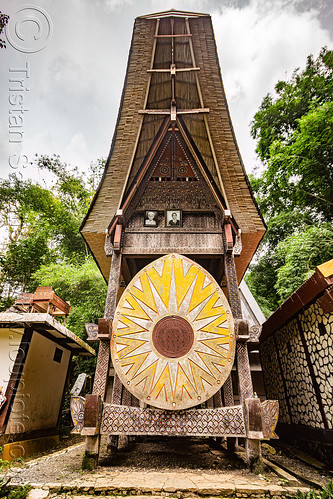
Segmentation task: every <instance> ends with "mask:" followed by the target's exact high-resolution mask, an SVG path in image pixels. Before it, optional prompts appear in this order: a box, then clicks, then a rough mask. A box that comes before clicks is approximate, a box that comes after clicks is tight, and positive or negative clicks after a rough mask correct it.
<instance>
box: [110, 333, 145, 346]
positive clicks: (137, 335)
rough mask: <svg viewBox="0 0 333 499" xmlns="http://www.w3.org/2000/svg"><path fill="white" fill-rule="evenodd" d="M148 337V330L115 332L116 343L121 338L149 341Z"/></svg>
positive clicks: (119, 341)
mask: <svg viewBox="0 0 333 499" xmlns="http://www.w3.org/2000/svg"><path fill="white" fill-rule="evenodd" d="M149 337H150V333H149V331H140V332H135V333H125V334H117V338H116V343H121V340H122V338H126V339H128V340H143V341H149Z"/></svg>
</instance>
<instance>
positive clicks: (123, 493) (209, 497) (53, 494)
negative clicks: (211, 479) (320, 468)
mask: <svg viewBox="0 0 333 499" xmlns="http://www.w3.org/2000/svg"><path fill="white" fill-rule="evenodd" d="M143 489H145V490H143ZM299 491H300V492H303V493H304V494H306V493H308V492H309V488H307V487H282V486H278V485H269V484H268V485H267V486H261V487H260V486H256V485H250V484H247V485H238V486H235V485H234V484H231V483H225V484H218V485H216V486H215V484H212V483H211V484H209V485H207V484H206V485H204V484H202V486H199V487H197V488H195V487H193V486H192V487H185V486H184V487H179V486H177V485H176V484H172V483H170V484H169V485H166V486H163V487H161V488H160V490H158V491H157V490H156V488H155V489H154V490H153V489H152V487H149V485H148V484H147V486H146V487H142V486H141V487H140V489H135V488H133V487H131V488H125V487H123V488H121V489H112V488H110V486H108V485H105V486H98V487H96V486H95V487H92V486H88V485H87V484H86V485H85V484H82V485H80V486H75V487H71V486H70V485H66V486H64V485H62V486H61V485H59V484H57V487H55V486H52V485H51V484H49V486H48V487H46V486H45V487H43V488H41V487H40V486H39V488H38V487H34V488H33V489H32V490H31V491H30V492H29V494H28V496H27V499H49V498H54V499H65V498H66V499H69V498H70V499H92V498H97V497H103V498H106V499H111V498H112V499H113V498H115V499H119V497H126V499H131V498H132V499H148V498H149V499H161V497H173V498H179V499H181V498H191V497H193V498H202V497H205V499H216V497H217V496H218V497H233V498H235V497H242V498H249V497H251V498H258V499H259V498H260V499H263V498H278V497H281V498H282V497H288V498H290V497H294V496H295V495H296V494H297V493H298V492H299Z"/></svg>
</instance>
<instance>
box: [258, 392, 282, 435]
mask: <svg viewBox="0 0 333 499" xmlns="http://www.w3.org/2000/svg"><path fill="white" fill-rule="evenodd" d="M261 412H262V425H263V429H262V431H263V434H264V438H267V439H269V438H279V437H278V436H277V434H276V433H275V431H274V430H275V428H276V425H277V422H278V418H279V402H278V401H277V400H265V401H264V402H262V403H261Z"/></svg>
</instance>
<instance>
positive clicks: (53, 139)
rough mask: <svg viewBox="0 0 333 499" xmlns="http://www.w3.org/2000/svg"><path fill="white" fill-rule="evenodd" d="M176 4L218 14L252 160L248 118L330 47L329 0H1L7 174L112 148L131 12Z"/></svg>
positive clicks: (250, 161)
mask: <svg viewBox="0 0 333 499" xmlns="http://www.w3.org/2000/svg"><path fill="white" fill-rule="evenodd" d="M171 8H176V9H180V10H191V11H198V12H208V13H210V14H211V16H212V18H213V26H214V30H215V37H216V43H217V48H218V53H219V58H220V64H221V68H222V77H223V80H224V85H225V89H226V94H227V99H228V103H229V107H230V111H231V117H232V120H233V124H234V127H235V131H236V137H237V140H238V143H239V147H240V151H241V154H242V156H243V159H244V163H245V166H246V169H247V171H251V170H253V168H254V166H255V165H256V163H257V160H256V156H255V152H254V149H255V144H254V142H253V140H252V139H251V137H250V126H249V124H250V121H251V119H252V117H253V115H254V113H255V112H256V110H257V109H258V106H259V104H260V102H261V100H262V98H263V97H264V96H265V95H266V94H267V93H268V92H272V91H273V89H274V85H275V83H276V82H277V81H278V80H279V79H285V78H289V77H290V76H291V74H292V72H293V70H294V69H295V68H296V67H304V64H305V60H306V56H307V55H308V54H310V53H312V54H314V55H315V56H317V55H318V53H319V51H320V48H321V47H322V46H324V45H327V46H328V47H330V48H332V46H333V43H332V41H333V8H332V3H331V0H201V1H197V0H141V1H138V0H137V1H135V0H59V1H57V2H55V1H52V0H36V1H35V3H33V4H30V5H29V8H27V5H26V4H25V3H24V2H21V1H19V0H5V1H2V3H1V10H2V12H6V13H8V14H9V15H10V16H11V20H10V24H9V26H8V30H7V37H8V39H9V41H10V43H8V41H7V48H6V49H5V50H4V49H2V50H1V51H0V58H1V66H0V67H1V72H0V92H1V93H0V109H1V114H0V167H1V176H2V177H5V176H7V175H8V173H10V172H13V171H16V172H19V173H20V174H21V175H23V176H24V177H26V178H27V177H32V178H35V177H36V172H35V169H34V168H33V167H31V166H26V163H28V162H29V161H31V160H32V159H33V157H34V155H35V154H36V153H38V154H53V153H54V154H58V155H60V157H61V158H62V160H64V161H66V162H67V163H70V164H72V165H77V166H78V167H79V168H80V169H81V170H82V171H84V170H86V169H87V168H88V166H89V164H90V162H91V161H94V160H96V159H97V158H101V157H106V156H107V155H108V152H109V147H110V143H111V139H112V135H113V131H114V126H115V122H116V117H117V112H118V107H119V102H120V96H121V90H122V86H123V80H124V75H125V70H126V64H127V57H128V50H129V46H130V41H131V35H132V29H133V22H134V19H135V17H136V16H139V15H142V14H148V13H152V12H159V11H162V10H167V9H171ZM2 38H3V36H2ZM22 88H23V90H22ZM18 94H21V95H22V96H21V97H18ZM22 109H23V110H22ZM15 127H16V128H15Z"/></svg>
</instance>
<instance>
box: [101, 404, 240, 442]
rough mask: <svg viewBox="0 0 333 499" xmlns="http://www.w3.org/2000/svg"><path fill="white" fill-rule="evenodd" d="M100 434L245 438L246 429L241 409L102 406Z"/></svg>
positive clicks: (238, 407)
mask: <svg viewBox="0 0 333 499" xmlns="http://www.w3.org/2000/svg"><path fill="white" fill-rule="evenodd" d="M101 433H104V434H105V433H106V434H108V435H120V434H122V433H125V434H126V435H179V436H185V435H192V436H197V435H199V436H216V437H218V436H227V437H229V436H232V437H242V436H243V437H244V436H246V429H245V423H244V416H243V409H242V406H240V405H239V406H234V407H222V408H220V409H194V410H187V411H177V412H175V411H172V412H171V411H163V410H158V409H149V408H147V409H139V408H137V407H126V406H116V405H111V404H104V410H103V415H102V423H101Z"/></svg>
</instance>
